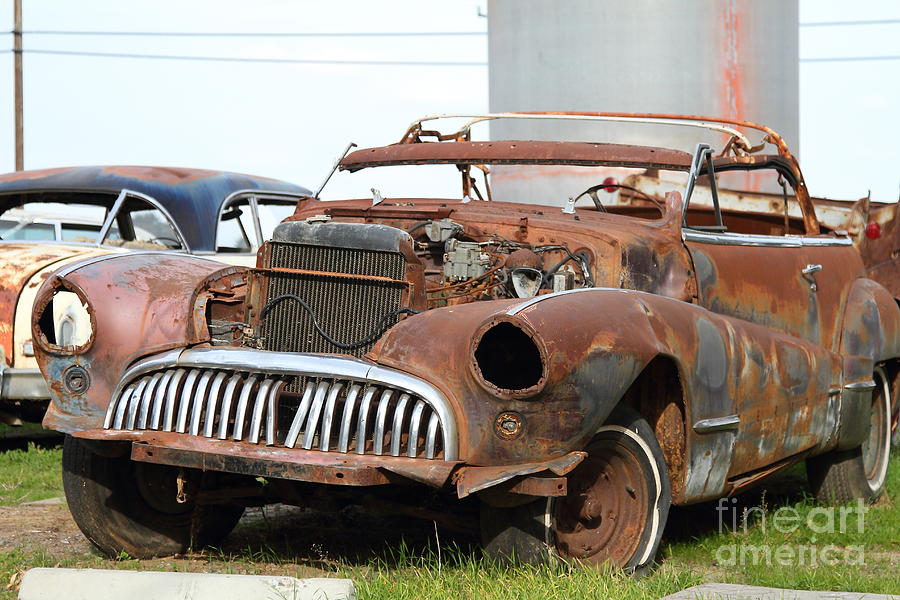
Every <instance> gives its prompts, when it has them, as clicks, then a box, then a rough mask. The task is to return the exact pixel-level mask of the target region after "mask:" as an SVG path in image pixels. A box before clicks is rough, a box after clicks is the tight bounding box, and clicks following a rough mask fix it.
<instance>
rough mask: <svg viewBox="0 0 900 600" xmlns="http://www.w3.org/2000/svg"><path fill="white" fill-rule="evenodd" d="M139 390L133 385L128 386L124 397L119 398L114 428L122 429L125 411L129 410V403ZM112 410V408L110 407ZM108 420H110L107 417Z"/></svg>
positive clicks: (123, 394)
mask: <svg viewBox="0 0 900 600" xmlns="http://www.w3.org/2000/svg"><path fill="white" fill-rule="evenodd" d="M136 388H137V386H136V385H135V384H131V385H130V386H128V387H127V388H126V389H125V391H124V392H123V393H122V395H121V396H120V397H119V403H118V404H117V405H116V417H115V420H114V421H113V427H115V428H116V429H122V424H123V421H124V419H125V409H127V408H128V403H129V402H130V401H131V396H132V395H133V394H134V390H135V389H136ZM110 408H112V407H110ZM111 414H112V411H111V410H110V412H109V413H107V415H111ZM107 418H109V417H108V416H107Z"/></svg>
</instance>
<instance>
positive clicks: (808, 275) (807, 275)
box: [800, 265, 822, 292]
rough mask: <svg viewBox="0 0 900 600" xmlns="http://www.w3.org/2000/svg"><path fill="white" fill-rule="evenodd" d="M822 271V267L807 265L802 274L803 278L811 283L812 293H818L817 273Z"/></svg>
mask: <svg viewBox="0 0 900 600" xmlns="http://www.w3.org/2000/svg"><path fill="white" fill-rule="evenodd" d="M821 270H822V265H806V266H805V267H804V268H803V269H801V270H800V272H801V273H802V274H803V278H804V279H806V280H807V281H808V282H809V289H810V290H812V291H814V292H815V291H816V290H817V289H818V286H817V285H816V277H815V275H816V273H818V272H819V271H821Z"/></svg>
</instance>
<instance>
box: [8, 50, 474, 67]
mask: <svg viewBox="0 0 900 600" xmlns="http://www.w3.org/2000/svg"><path fill="white" fill-rule="evenodd" d="M22 52H24V53H26V54H54V55H61V56H89V57H99V58H138V59H153V60H181V61H187V60H196V61H206V62H229V63H262V64H290V65H357V66H384V67H486V66H487V62H476V61H471V62H470V61H415V60H332V59H322V60H319V59H305V58H251V57H242V56H184V55H177V54H131V53H121V52H86V51H81V50H44V49H25V50H23V51H22Z"/></svg>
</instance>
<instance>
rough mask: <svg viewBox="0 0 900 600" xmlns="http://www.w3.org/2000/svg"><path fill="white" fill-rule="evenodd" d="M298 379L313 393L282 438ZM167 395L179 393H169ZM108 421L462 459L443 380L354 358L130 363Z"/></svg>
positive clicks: (225, 354) (173, 358) (163, 357)
mask: <svg viewBox="0 0 900 600" xmlns="http://www.w3.org/2000/svg"><path fill="white" fill-rule="evenodd" d="M291 378H303V379H304V380H305V381H306V382H307V383H306V384H305V386H304V396H305V395H306V391H307V389H308V388H309V387H310V386H313V387H314V392H315V393H314V394H311V395H310V396H309V401H308V402H307V410H306V411H305V412H304V413H303V415H302V417H301V419H300V420H299V421H298V419H297V418H296V417H295V418H294V419H293V421H292V423H291V427H290V429H288V430H287V435H286V436H285V437H284V439H280V436H279V435H278V432H279V431H283V430H284V428H283V427H282V428H279V427H278V424H277V422H276V415H277V414H278V405H277V402H278V399H279V397H280V394H281V392H283V391H284V390H286V389H287V383H288V381H289V380H290V379H291ZM189 380H190V385H189V384H188V383H189ZM241 381H242V382H243V383H241ZM248 382H249V383H248ZM313 382H315V383H313ZM229 388H230V392H229ZM238 388H239V389H238ZM353 389H356V396H355V402H356V403H357V404H356V405H355V406H354V407H351V408H350V411H349V413H348V412H347V411H346V410H344V409H345V408H346V407H347V403H348V396H349V394H348V393H349V392H350V391H351V390H353ZM370 390H371V391H370ZM367 395H368V396H369V401H368V409H369V410H368V412H367V414H368V417H367V418H366V420H363V419H362V417H361V416H360V415H361V414H362V411H361V410H358V409H359V407H361V406H362V405H363V401H364V400H365V397H366V396H367ZM386 395H388V397H387V398H385V396H386ZM169 396H173V398H174V399H173V400H172V401H169ZM376 396H378V397H377V398H376ZM404 398H405V400H404ZM226 403H228V407H227V408H226V406H225V404H226ZM301 403H302V399H301ZM232 407H233V408H234V412H232ZM354 409H356V412H354ZM314 410H315V415H314ZM223 414H224V415H226V418H224V419H223V418H222V417H221V415H223ZM232 414H233V415H235V417H234V418H233V419H232V418H231V416H230V415H232ZM299 414H300V411H298V412H297V415H299ZM210 415H211V416H212V418H210ZM237 415H241V416H240V418H238V416H237ZM313 415H314V416H313ZM354 415H355V425H356V427H355V428H354V423H353V421H354ZM217 417H219V418H218V420H217ZM369 419H371V420H369ZM301 421H302V422H301ZM345 421H348V424H347V426H346V427H345ZM298 422H300V424H299V425H297V423H298ZM360 423H362V426H361V429H360ZM229 425H232V426H231V429H230V432H229V431H228V429H229ZM295 425H296V427H295ZM167 427H169V429H167ZM104 428H106V429H126V430H142V429H143V430H146V429H150V430H163V431H166V430H171V431H176V432H178V433H184V434H187V435H195V436H204V437H207V438H213V437H218V438H219V439H231V440H232V441H243V442H249V443H254V444H256V443H260V442H261V441H264V443H265V444H266V445H269V446H283V447H286V448H297V447H301V448H304V449H307V450H320V451H326V452H342V453H350V452H354V453H357V454H374V455H390V456H409V457H412V458H424V459H443V460H456V459H457V458H458V440H457V426H456V419H455V417H454V414H453V412H452V410H451V407H450V405H449V403H448V401H447V399H446V398H445V397H444V396H443V394H441V392H440V391H439V390H438V389H437V388H435V387H434V386H432V385H431V384H429V383H427V382H425V381H423V380H421V379H418V378H416V377H413V376H411V375H408V374H406V373H403V372H401V371H396V370H394V369H389V368H386V367H381V366H378V365H374V364H372V363H368V362H365V361H361V360H357V359H354V358H350V357H338V356H319V355H309V354H296V353H282V352H268V351H264V350H248V349H238V348H192V349H187V350H174V351H169V352H164V353H162V354H159V355H156V356H152V357H149V358H147V359H144V360H142V361H140V362H138V363H136V364H135V365H134V366H132V367H131V368H129V369H128V370H127V371H126V372H125V374H124V375H123V377H122V378H121V380H120V382H119V384H118V385H117V387H116V389H115V391H114V392H113V395H112V397H111V400H110V404H109V407H108V409H107V414H106V420H105V422H104ZM360 430H361V431H362V432H363V434H362V436H359V435H358V432H359V431H360ZM292 435H293V439H291V436H292ZM354 435H355V437H353V436H354ZM404 437H405V439H404ZM353 440H355V444H354V443H353ZM360 440H361V441H360ZM420 440H421V441H420ZM410 441H414V442H415V443H412V444H411V443H410Z"/></svg>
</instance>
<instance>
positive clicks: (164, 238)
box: [103, 197, 187, 250]
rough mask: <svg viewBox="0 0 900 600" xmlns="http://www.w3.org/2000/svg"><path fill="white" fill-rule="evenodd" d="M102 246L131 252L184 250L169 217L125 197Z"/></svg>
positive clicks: (134, 199)
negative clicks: (120, 248)
mask: <svg viewBox="0 0 900 600" xmlns="http://www.w3.org/2000/svg"><path fill="white" fill-rule="evenodd" d="M103 243H104V244H108V245H111V246H121V247H123V248H129V249H132V250H186V249H187V248H186V246H185V243H184V240H182V239H181V235H179V233H178V230H177V229H176V227H175V225H174V224H173V223H172V221H171V220H169V218H168V216H166V214H165V213H163V211H162V210H160V209H159V208H157V207H156V206H154V205H152V204H150V203H149V202H147V201H146V200H143V199H141V198H135V197H128V198H127V199H126V200H125V202H123V203H122V206H121V207H119V210H118V212H117V213H116V215H115V218H114V219H113V222H112V224H111V226H110V228H109V231H108V232H107V234H106V237H105V238H104V240H103Z"/></svg>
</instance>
